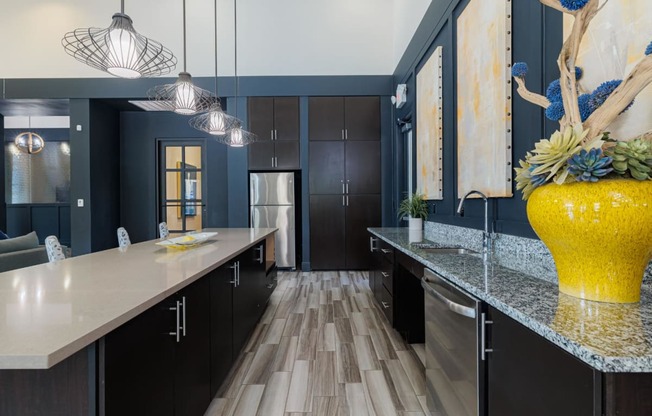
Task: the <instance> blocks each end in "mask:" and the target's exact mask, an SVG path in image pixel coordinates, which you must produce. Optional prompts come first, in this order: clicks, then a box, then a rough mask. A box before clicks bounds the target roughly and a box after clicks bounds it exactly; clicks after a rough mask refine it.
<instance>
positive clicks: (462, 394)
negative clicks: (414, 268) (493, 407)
mask: <svg viewBox="0 0 652 416" xmlns="http://www.w3.org/2000/svg"><path fill="white" fill-rule="evenodd" d="M421 286H423V289H424V296H425V324H426V387H427V403H428V410H429V411H430V412H431V413H432V414H433V415H437V416H478V415H484V414H485V405H484V401H485V400H484V396H485V395H484V374H485V370H484V368H485V366H484V363H485V361H484V352H481V351H485V349H484V339H485V337H484V331H482V328H483V327H484V322H482V321H484V314H483V313H482V311H481V305H482V304H481V302H480V300H478V299H476V298H474V297H473V296H471V295H469V294H467V293H465V292H464V291H462V290H460V289H458V288H457V287H455V286H453V285H452V284H450V283H448V282H447V281H445V280H444V279H443V278H442V277H440V276H439V275H437V274H436V273H435V272H433V271H432V270H430V269H425V270H424V276H423V279H422V280H421Z"/></svg>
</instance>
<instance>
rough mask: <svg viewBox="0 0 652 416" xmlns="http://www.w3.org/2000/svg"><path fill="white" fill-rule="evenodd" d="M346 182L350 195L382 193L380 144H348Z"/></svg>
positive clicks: (363, 142)
mask: <svg viewBox="0 0 652 416" xmlns="http://www.w3.org/2000/svg"><path fill="white" fill-rule="evenodd" d="M310 174H311V175H312V170H311V171H310ZM346 180H347V182H348V185H349V193H350V194H379V193H380V142H365V141H360V142H351V141H349V142H347V143H346Z"/></svg>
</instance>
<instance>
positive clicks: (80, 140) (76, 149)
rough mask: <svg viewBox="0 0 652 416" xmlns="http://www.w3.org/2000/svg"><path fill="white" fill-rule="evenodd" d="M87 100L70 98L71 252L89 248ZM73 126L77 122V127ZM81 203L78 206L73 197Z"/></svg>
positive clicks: (89, 196)
mask: <svg viewBox="0 0 652 416" xmlns="http://www.w3.org/2000/svg"><path fill="white" fill-rule="evenodd" d="M90 113H91V109H90V100H88V99H84V98H76V99H72V100H70V201H71V204H70V205H71V206H70V238H71V240H70V244H71V246H72V254H73V255H80V254H87V253H90V252H91V231H92V230H91V203H90V202H91V135H90V131H91V129H90V124H91V122H90V120H91V114H90ZM76 126H80V130H79V131H78V130H77V128H76ZM78 199H83V200H84V206H83V207H78V206H77V203H76V202H77V200H78Z"/></svg>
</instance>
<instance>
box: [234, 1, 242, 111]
mask: <svg viewBox="0 0 652 416" xmlns="http://www.w3.org/2000/svg"><path fill="white" fill-rule="evenodd" d="M233 19H234V20H235V23H234V30H233V38H234V46H235V48H234V52H233V72H234V73H235V117H236V118H237V117H238V98H239V89H240V79H239V78H238V0H233Z"/></svg>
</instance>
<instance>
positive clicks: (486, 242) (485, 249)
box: [457, 190, 493, 261]
mask: <svg viewBox="0 0 652 416" xmlns="http://www.w3.org/2000/svg"><path fill="white" fill-rule="evenodd" d="M473 194H476V195H479V196H480V197H482V199H483V200H484V232H483V233H482V258H483V259H484V261H487V260H488V259H489V257H490V255H491V250H492V247H491V240H492V237H493V236H492V234H490V233H489V198H487V196H486V195H485V194H483V193H482V192H480V191H475V190H474V191H469V192H467V193H466V195H464V196H463V197H462V199H460V204H459V205H458V206H457V213H458V214H459V215H460V216H464V201H466V198H468V197H469V196H470V195H473Z"/></svg>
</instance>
